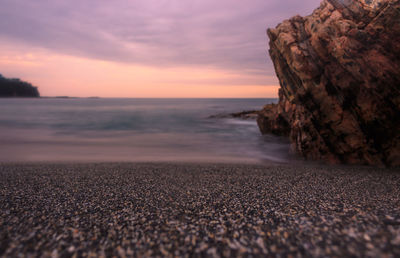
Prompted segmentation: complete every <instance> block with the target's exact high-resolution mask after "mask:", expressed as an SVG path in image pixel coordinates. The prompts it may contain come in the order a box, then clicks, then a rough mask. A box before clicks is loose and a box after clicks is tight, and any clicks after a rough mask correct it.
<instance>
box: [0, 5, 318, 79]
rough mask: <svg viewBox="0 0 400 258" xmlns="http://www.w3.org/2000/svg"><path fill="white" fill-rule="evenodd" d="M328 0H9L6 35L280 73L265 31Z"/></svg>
mask: <svg viewBox="0 0 400 258" xmlns="http://www.w3.org/2000/svg"><path fill="white" fill-rule="evenodd" d="M319 2H320V0H304V1H298V0H269V1H268V0H249V1H243V0H219V1H214V0H212V1H211V0H141V1H138V0H136V1H132V0H113V1H109V0H79V1H73V0H70V1H61V0H35V1H30V0H3V1H2V6H1V9H0V38H2V39H6V40H13V41H18V42H22V43H25V44H28V45H30V46H35V47H42V48H45V49H50V50H52V51H56V52H58V53H63V54H68V55H74V56H84V57H89V58H96V59H101V60H109V61H116V62H128V63H135V64H143V65H151V66H161V67H163V66H177V65H185V66H191V65H193V66H197V65H204V66H210V67H218V68H222V69H228V70H232V71H238V72H240V73H248V74H263V75H273V74H274V71H273V67H272V63H271V61H270V60H269V58H268V55H267V50H268V47H267V37H266V34H265V30H266V29H267V28H268V27H275V26H276V25H277V24H278V23H279V22H281V21H282V20H283V19H287V18H289V17H291V16H293V15H296V14H301V15H307V14H310V13H311V12H312V10H313V9H314V8H316V7H317V6H318V5H319Z"/></svg>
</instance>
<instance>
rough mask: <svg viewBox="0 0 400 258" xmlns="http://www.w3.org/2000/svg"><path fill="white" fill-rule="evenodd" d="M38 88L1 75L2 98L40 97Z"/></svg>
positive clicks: (0, 91)
mask: <svg viewBox="0 0 400 258" xmlns="http://www.w3.org/2000/svg"><path fill="white" fill-rule="evenodd" d="M39 96H40V94H39V91H38V89H37V87H34V86H32V84H30V83H28V82H24V81H21V80H20V79H8V78H5V77H3V76H2V75H1V74H0V97H39Z"/></svg>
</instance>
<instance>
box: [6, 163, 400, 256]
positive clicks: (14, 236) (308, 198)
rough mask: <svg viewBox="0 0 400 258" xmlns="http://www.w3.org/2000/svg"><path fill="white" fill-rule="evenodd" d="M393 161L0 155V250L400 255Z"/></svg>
mask: <svg viewBox="0 0 400 258" xmlns="http://www.w3.org/2000/svg"><path fill="white" fill-rule="evenodd" d="M399 185H400V173H399V170H398V169H393V168H391V169H387V168H371V167H353V166H350V167H349V166H346V167H337V166H321V165H316V164H306V165H281V164H276V163H275V164H271V165H259V164H258V165H257V164H243V163H242V164H221V163H219V164H215V163H213V164H210V163H208V164H207V163H193V162H191V163H182V162H178V163H177V162H167V163H165V162H163V163H155V162H144V163H143V162H140V163H132V162H123V163H120V162H111V163H109V162H107V163H75V162H69V163H48V162H46V163H37V162H33V163H32V162H28V163H21V162H18V163H8V162H7V163H0V207H1V208H2V215H1V216H0V256H16V255H18V254H22V255H39V256H44V257H50V256H53V257H58V256H72V255H74V254H76V255H78V256H82V255H87V256H113V255H114V256H121V257H122V256H128V257H129V256H169V255H171V256H182V255H189V256H193V255H194V256H196V255H197V256H214V257H218V256H224V257H228V256H265V255H268V256H276V255H282V256H290V255H291V256H297V255H301V256H313V257H322V256H356V257H374V256H375V257H376V256H383V255H388V256H389V257H391V256H392V257H395V256H399V255H400V189H399V187H398V186H399Z"/></svg>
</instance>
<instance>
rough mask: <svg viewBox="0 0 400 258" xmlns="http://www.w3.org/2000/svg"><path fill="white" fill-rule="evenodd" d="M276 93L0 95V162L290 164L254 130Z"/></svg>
mask: <svg viewBox="0 0 400 258" xmlns="http://www.w3.org/2000/svg"><path fill="white" fill-rule="evenodd" d="M276 102H277V99H128V98H118V99H117V98H32V99H27V98H26V99H23V98H10V99H0V162H215V163H219V162H222V163H225V162H229V163H260V162H261V163H262V162H277V163H286V162H290V161H291V160H292V159H293V157H292V155H291V154H290V151H289V142H288V141H287V140H286V139H284V138H281V137H277V136H273V135H261V133H260V131H259V129H258V126H257V122H256V120H255V119H247V120H245V119H238V118H230V117H225V116H224V115H226V114H230V113H234V112H241V111H245V110H259V109H261V108H262V107H263V105H265V104H269V103H276Z"/></svg>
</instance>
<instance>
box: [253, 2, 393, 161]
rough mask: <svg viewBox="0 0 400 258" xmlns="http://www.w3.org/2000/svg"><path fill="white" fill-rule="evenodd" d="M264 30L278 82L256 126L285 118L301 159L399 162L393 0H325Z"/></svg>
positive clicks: (268, 126)
mask: <svg viewBox="0 0 400 258" xmlns="http://www.w3.org/2000/svg"><path fill="white" fill-rule="evenodd" d="M268 36H269V38H270V56H271V58H272V60H273V62H274V65H275V70H276V74H277V76H278V78H279V81H280V84H281V89H280V98H279V104H278V105H276V106H274V107H273V108H272V110H271V107H267V108H265V109H264V111H263V112H261V113H260V115H259V118H258V124H259V125H260V129H261V131H262V132H263V133H270V132H274V130H275V129H276V128H279V127H281V126H282V124H287V125H288V127H287V128H286V131H285V133H287V134H288V135H289V136H290V138H291V140H292V143H293V148H294V149H295V151H297V152H298V153H300V154H302V155H303V156H304V157H306V158H308V159H315V160H326V161H330V162H332V163H350V164H371V165H388V166H396V165H400V1H399V0H381V1H377V0H375V1H374V0H369V1H368V0H354V1H350V0H342V1H338V0H324V1H323V2H322V3H321V6H320V7H319V8H317V9H316V10H315V11H314V12H313V14H312V15H310V16H307V17H300V16H296V17H293V18H291V19H289V20H286V21H284V22H282V23H281V24H279V25H278V26H277V27H276V28H275V29H269V30H268ZM271 121H272V122H271ZM282 121H284V122H282Z"/></svg>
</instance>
